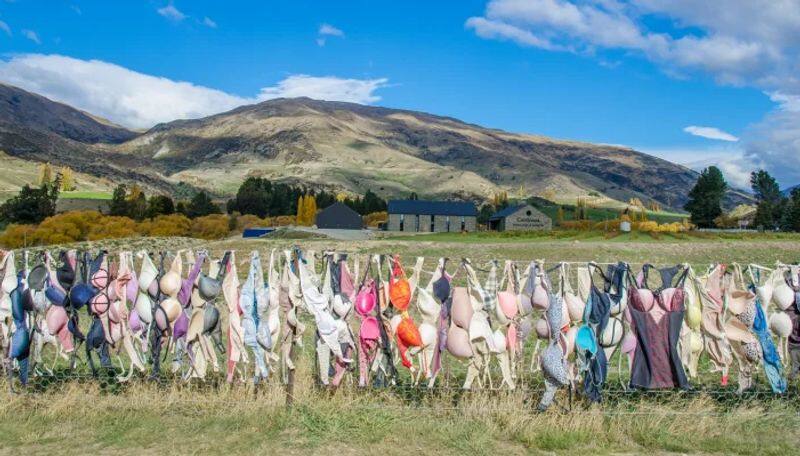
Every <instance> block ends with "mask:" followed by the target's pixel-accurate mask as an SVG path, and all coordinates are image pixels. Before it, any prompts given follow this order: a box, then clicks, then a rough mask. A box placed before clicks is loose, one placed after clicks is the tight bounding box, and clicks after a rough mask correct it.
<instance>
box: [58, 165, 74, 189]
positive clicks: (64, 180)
mask: <svg viewBox="0 0 800 456" xmlns="http://www.w3.org/2000/svg"><path fill="white" fill-rule="evenodd" d="M73 190H75V176H74V175H73V173H72V168H70V167H69V166H63V167H62V168H61V191H62V192H71V191H73Z"/></svg>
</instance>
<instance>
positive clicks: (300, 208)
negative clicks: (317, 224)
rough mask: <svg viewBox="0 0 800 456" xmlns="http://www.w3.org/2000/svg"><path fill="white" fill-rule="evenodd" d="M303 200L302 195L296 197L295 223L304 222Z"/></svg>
mask: <svg viewBox="0 0 800 456" xmlns="http://www.w3.org/2000/svg"><path fill="white" fill-rule="evenodd" d="M305 202H306V200H305V198H303V196H302V195H301V196H299V197H298V198H297V224H298V225H301V226H302V225H305V224H306V219H305V217H306V211H305V207H304V206H305Z"/></svg>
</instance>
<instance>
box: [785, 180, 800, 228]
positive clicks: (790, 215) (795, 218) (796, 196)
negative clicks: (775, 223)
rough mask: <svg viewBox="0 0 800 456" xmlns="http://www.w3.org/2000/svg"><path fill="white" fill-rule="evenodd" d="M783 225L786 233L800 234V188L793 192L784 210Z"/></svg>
mask: <svg viewBox="0 0 800 456" xmlns="http://www.w3.org/2000/svg"><path fill="white" fill-rule="evenodd" d="M781 225H782V228H783V229H784V230H786V231H795V232H800V187H795V188H794V189H793V190H792V193H791V195H790V197H789V201H788V202H787V203H786V207H785V209H784V215H783V219H782V223H781Z"/></svg>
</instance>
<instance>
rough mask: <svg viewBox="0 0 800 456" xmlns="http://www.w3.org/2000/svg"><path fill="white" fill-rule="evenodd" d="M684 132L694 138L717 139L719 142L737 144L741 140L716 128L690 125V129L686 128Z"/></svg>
mask: <svg viewBox="0 0 800 456" xmlns="http://www.w3.org/2000/svg"><path fill="white" fill-rule="evenodd" d="M683 131H685V132H686V133H689V134H690V135H693V136H699V137H701V138H707V139H716V140H718V141H729V142H736V141H738V140H739V138H737V137H736V136H733V135H732V134H730V133H728V132H725V131H722V130H720V129H719V128H715V127H698V126H696V125H689V126H688V127H686V128H684V129H683Z"/></svg>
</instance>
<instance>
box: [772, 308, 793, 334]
mask: <svg viewBox="0 0 800 456" xmlns="http://www.w3.org/2000/svg"><path fill="white" fill-rule="evenodd" d="M769 329H770V331H772V333H773V334H775V335H776V336H778V337H780V338H786V337H789V335H791V334H792V318H791V317H790V316H789V315H788V314H787V313H786V312H775V313H773V314H772V315H770V316H769Z"/></svg>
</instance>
